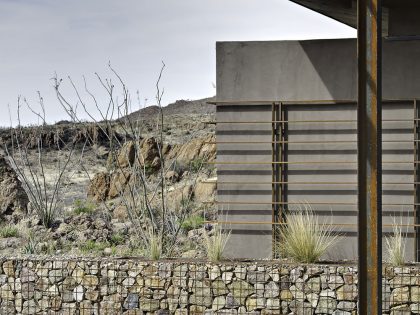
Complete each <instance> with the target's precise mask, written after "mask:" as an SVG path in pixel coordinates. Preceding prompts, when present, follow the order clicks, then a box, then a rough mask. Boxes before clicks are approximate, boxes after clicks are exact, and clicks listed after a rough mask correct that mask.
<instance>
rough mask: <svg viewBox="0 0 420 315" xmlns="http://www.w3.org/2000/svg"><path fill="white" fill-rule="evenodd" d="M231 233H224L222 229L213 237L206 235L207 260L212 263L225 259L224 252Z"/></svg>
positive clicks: (215, 232)
mask: <svg viewBox="0 0 420 315" xmlns="http://www.w3.org/2000/svg"><path fill="white" fill-rule="evenodd" d="M230 234H231V232H230V231H229V232H224V231H222V229H221V228H216V229H215V231H214V233H213V235H212V236H209V235H207V233H204V247H205V249H206V253H207V258H208V259H209V260H210V261H212V262H218V261H220V260H222V258H223V251H224V249H225V247H226V244H227V242H228V241H229V238H230Z"/></svg>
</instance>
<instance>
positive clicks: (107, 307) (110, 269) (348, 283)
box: [0, 257, 420, 315]
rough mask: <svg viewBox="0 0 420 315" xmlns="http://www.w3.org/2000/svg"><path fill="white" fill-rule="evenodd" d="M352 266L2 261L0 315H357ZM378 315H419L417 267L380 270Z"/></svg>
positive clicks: (172, 261)
mask: <svg viewBox="0 0 420 315" xmlns="http://www.w3.org/2000/svg"><path fill="white" fill-rule="evenodd" d="M357 297H358V296H357V268H356V267H355V266H354V265H328V264H324V265H294V264H284V263H279V262H278V261H277V262H276V261H261V262H246V263H245V262H243V263H241V262H222V263H207V262H201V261H185V260H168V261H157V262H154V261H146V260H135V259H109V258H107V259H87V258H80V259H77V258H73V259H63V258H52V257H51V258H42V259H40V258H15V259H13V258H3V259H2V260H1V274H0V299H1V305H0V313H1V314H63V315H64V314H69V315H70V314H71V315H73V314H74V315H76V314H127V315H128V314H130V315H133V314H142V315H143V314H159V315H166V314H177V315H188V314H206V315H212V314H229V315H230V314H232V315H237V314H238V315H239V314H244V315H245V314H250V315H258V314H261V315H264V314H265V315H269V314H335V315H339V314H341V315H347V314H357ZM383 298H384V301H383V313H384V314H420V266H418V267H417V266H412V267H398V268H397V267H384V284H383Z"/></svg>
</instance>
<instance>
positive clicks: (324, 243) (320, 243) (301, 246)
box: [279, 206, 340, 263]
mask: <svg viewBox="0 0 420 315" xmlns="http://www.w3.org/2000/svg"><path fill="white" fill-rule="evenodd" d="M286 222H287V224H286V225H284V226H282V227H281V228H280V238H281V239H280V244H279V247H280V252H281V253H282V254H283V255H284V256H285V257H287V258H290V259H292V260H293V261H295V262H300V263H314V262H316V261H318V260H319V259H320V258H321V257H322V256H323V255H324V254H325V253H326V252H327V250H328V249H329V248H331V247H332V246H333V245H335V244H336V243H337V241H338V240H339V238H340V236H339V234H338V233H336V232H335V231H334V229H333V227H332V225H329V224H325V223H320V221H319V218H318V216H317V215H316V214H314V213H313V211H312V209H311V208H310V206H304V207H303V208H302V209H299V210H298V211H297V212H295V213H291V214H288V215H287V216H286Z"/></svg>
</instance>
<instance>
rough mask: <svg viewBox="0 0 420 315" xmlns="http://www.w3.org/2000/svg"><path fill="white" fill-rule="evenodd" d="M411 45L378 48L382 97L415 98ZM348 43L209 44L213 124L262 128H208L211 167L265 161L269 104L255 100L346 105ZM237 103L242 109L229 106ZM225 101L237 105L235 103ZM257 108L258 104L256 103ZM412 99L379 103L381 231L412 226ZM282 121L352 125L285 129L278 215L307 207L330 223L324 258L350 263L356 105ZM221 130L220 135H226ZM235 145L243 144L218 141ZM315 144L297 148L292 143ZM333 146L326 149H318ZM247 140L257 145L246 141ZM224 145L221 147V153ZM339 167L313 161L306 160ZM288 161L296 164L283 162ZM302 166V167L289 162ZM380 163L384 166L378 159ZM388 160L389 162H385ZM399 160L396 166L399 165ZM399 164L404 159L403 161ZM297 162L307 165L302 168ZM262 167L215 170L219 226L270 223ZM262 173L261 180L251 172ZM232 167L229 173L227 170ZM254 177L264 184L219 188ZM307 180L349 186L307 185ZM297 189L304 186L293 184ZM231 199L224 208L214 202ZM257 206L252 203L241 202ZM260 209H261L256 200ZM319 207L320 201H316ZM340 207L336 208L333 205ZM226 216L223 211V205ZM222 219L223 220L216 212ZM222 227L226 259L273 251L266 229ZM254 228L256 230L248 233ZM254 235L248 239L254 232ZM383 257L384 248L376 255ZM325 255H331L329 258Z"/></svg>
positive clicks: (419, 75)
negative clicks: (332, 244)
mask: <svg viewBox="0 0 420 315" xmlns="http://www.w3.org/2000/svg"><path fill="white" fill-rule="evenodd" d="M416 56H420V41H419V42H416V41H409V42H400V41H398V42H397V41H395V42H386V43H384V78H383V80H384V98H386V99H415V98H417V97H418V96H419V94H420V59H416ZM356 71H357V60H356V41H355V40H353V39H343V40H320V41H303V42H302V41H301V42H299V41H294V42H292V41H287V42H245V43H218V45H217V75H218V76H217V101H218V102H232V103H231V104H230V105H223V104H221V103H219V105H218V106H217V121H218V122H223V121H224V122H229V121H231V122H238V121H266V122H268V123H265V124H235V123H233V124H227V123H218V125H217V133H216V135H217V142H218V154H217V161H218V162H223V163H226V162H234V161H236V162H238V161H239V162H258V161H265V162H271V161H272V151H271V150H272V145H271V141H272V130H271V128H272V126H271V124H270V123H269V122H271V120H272V113H271V106H268V105H261V104H260V102H264V101H267V103H270V101H274V100H276V101H288V102H302V103H305V102H308V101H312V100H328V101H339V100H355V99H356V93H357V91H356V87H357V76H356ZM244 101H247V102H249V104H248V105H239V104H241V102H244ZM235 102H237V104H236V105H235ZM257 103H258V104H257ZM413 104H414V101H407V102H395V103H393V102H387V103H386V104H384V111H383V118H384V119H385V120H398V119H400V120H404V121H401V122H397V121H393V122H386V121H384V126H383V128H384V130H383V141H384V143H383V161H384V162H386V163H384V166H383V182H384V183H386V184H385V185H384V186H383V203H384V207H383V211H384V218H383V221H384V224H385V225H387V226H385V228H384V232H385V233H390V232H391V230H392V229H391V226H390V225H392V223H393V222H394V221H396V223H402V224H412V223H414V221H413V215H414V213H413V206H412V203H413V201H414V185H413V182H414V167H415V165H414V164H413V163H412V161H413V154H414V149H413V148H414V133H413V130H414V122H413V121H414V119H413V118H415V117H414V106H413ZM286 112H287V119H288V120H290V121H299V120H339V121H340V120H341V121H343V120H354V121H353V122H349V123H341V122H337V123H328V124H323V123H313V124H308V123H306V124H299V123H296V124H294V123H288V124H287V126H286V129H287V137H288V138H287V140H288V141H289V142H290V144H288V148H287V155H286V158H287V161H288V162H291V163H290V164H287V181H288V182H291V183H298V184H288V185H287V187H286V191H287V202H289V203H290V204H288V205H287V206H286V207H285V208H287V211H293V210H296V209H297V208H298V207H299V204H305V203H306V204H309V205H311V207H312V209H313V210H314V212H315V213H316V214H317V215H319V216H320V219H321V220H322V221H326V222H329V223H334V224H337V225H338V227H337V228H338V230H340V233H341V234H342V235H343V238H342V239H341V241H340V243H339V244H338V245H337V246H336V248H334V249H333V250H332V251H331V252H330V253H329V254H328V255H327V257H325V258H329V259H355V258H357V228H356V223H357V205H356V204H357V184H356V183H357V143H356V141H357V127H356V122H355V119H356V104H355V101H354V102H353V104H350V105H349V104H334V105H328V106H325V104H324V105H315V104H312V105H302V104H290V105H288V106H287V110H286ZM227 130H230V131H229V132H228V133H226V131H227ZM226 141H228V142H236V141H245V142H250V143H248V144H236V143H224V144H222V143H220V142H226ZM302 141H303V142H305V141H307V142H315V143H313V144H311V143H309V144H308V143H301V144H300V143H299V142H302ZM324 141H333V142H335V143H325V144H323V143H321V142H324ZM255 142H263V143H259V144H255ZM226 148H229V149H228V150H227V149H226ZM312 161H313V162H317V161H318V162H339V163H335V164H334V163H332V164H322V163H320V164H316V163H309V162H312ZM295 162H298V163H296V164H293V163H295ZM301 162H304V163H303V164H299V163H301ZM388 162H390V163H388ZM394 162H398V163H394ZM400 162H403V163H400ZM406 162H407V163H406ZM305 163H307V164H305ZM269 164H271V163H267V164H266V165H245V164H243V165H233V164H232V165H225V164H223V165H218V166H217V167H218V182H219V184H218V201H219V202H221V204H219V210H220V213H223V214H225V217H224V218H223V219H220V218H219V220H221V221H228V222H231V221H233V222H236V221H248V222H271V220H272V219H273V211H272V205H271V203H272V201H273V197H272V193H271V189H272V187H271V184H270V183H271V181H272V178H273V177H272V175H273V173H272V168H271V165H269ZM256 169H260V170H263V171H264V175H262V173H261V174H258V175H257V173H256ZM235 170H236V171H237V172H236V173H235ZM238 180H239V181H241V180H242V181H244V182H245V181H246V182H254V181H258V182H261V181H264V182H266V183H267V184H265V185H261V184H258V185H250V184H246V185H245V184H237V185H236V186H235V185H225V184H223V183H224V182H229V181H238ZM311 182H317V183H319V182H331V183H336V182H337V183H347V182H348V183H349V184H330V185H320V184H314V185H308V184H307V183H311ZM301 183H305V184H301ZM232 201H233V202H240V204H235V205H232V204H230V205H225V204H223V202H232ZM247 201H249V202H252V201H253V202H257V203H260V205H251V204H246V202H247ZM263 203H264V204H265V205H261V204H263ZM320 203H322V204H320ZM340 203H342V204H341V205H340ZM227 206H229V207H230V208H229V209H228V210H229V211H227V212H226V207H227ZM226 214H227V215H226ZM225 228H227V229H231V230H232V237H231V239H230V241H229V243H228V246H227V249H226V253H229V254H230V257H232V258H267V256H270V255H271V253H272V252H271V249H272V247H273V242H272V235H271V234H270V233H271V231H272V230H273V229H274V228H275V227H274V226H271V225H267V224H266V225H261V224H247V225H244V224H242V225H231V226H228V227H225ZM257 231H260V232H257ZM403 231H404V232H406V233H408V244H407V248H408V251H407V258H408V259H411V260H412V259H414V230H413V228H404V229H403ZM256 235H258V236H256ZM384 252H385V251H384ZM331 254H332V255H331Z"/></svg>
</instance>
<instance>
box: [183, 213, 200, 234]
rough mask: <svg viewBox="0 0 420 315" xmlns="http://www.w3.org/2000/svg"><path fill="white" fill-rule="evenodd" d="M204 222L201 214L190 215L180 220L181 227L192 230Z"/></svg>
mask: <svg viewBox="0 0 420 315" xmlns="http://www.w3.org/2000/svg"><path fill="white" fill-rule="evenodd" d="M203 224H204V218H203V217H202V216H201V215H197V214H194V215H191V216H189V217H187V218H186V219H185V221H184V222H182V224H181V227H182V228H183V229H184V230H186V231H190V230H194V229H197V228H199V227H201V226H202V225H203Z"/></svg>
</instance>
